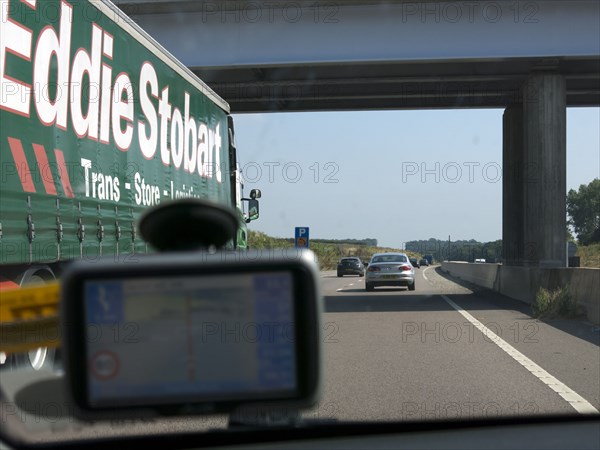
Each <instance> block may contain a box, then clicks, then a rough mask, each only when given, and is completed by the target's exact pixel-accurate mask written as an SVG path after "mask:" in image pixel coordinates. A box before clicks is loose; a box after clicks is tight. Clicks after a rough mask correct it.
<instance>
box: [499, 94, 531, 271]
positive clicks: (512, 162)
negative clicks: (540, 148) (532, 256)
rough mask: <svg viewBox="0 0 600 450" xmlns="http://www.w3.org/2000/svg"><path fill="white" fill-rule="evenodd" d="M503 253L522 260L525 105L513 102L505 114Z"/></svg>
mask: <svg viewBox="0 0 600 450" xmlns="http://www.w3.org/2000/svg"><path fill="white" fill-rule="evenodd" d="M502 167H503V171H502V254H503V256H504V264H505V265H507V266H518V265H522V264H523V246H524V243H525V239H524V237H523V223H524V221H525V216H524V214H525V209H524V207H523V199H524V196H523V193H524V190H525V186H524V185H523V173H524V169H523V108H522V106H521V104H515V105H511V106H509V107H508V108H506V109H505V110H504V115H503V116H502Z"/></svg>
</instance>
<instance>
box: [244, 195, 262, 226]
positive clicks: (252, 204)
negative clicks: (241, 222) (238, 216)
mask: <svg viewBox="0 0 600 450" xmlns="http://www.w3.org/2000/svg"><path fill="white" fill-rule="evenodd" d="M258 216H259V212H258V200H256V199H254V198H251V199H250V200H248V219H247V220H246V223H248V222H250V221H251V220H256V219H258Z"/></svg>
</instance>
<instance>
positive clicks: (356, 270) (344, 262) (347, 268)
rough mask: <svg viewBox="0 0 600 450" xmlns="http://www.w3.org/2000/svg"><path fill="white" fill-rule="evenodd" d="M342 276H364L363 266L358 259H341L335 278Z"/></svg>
mask: <svg viewBox="0 0 600 450" xmlns="http://www.w3.org/2000/svg"><path fill="white" fill-rule="evenodd" d="M344 275H358V276H359V277H362V276H364V275H365V266H364V265H363V263H362V261H361V260H360V259H359V258H354V257H348V258H342V259H341V260H340V262H339V263H338V266H337V276H338V277H343V276H344Z"/></svg>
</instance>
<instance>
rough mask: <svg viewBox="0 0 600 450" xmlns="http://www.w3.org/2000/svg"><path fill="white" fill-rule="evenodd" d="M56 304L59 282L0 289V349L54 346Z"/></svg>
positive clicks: (56, 337)
mask: <svg viewBox="0 0 600 450" xmlns="http://www.w3.org/2000/svg"><path fill="white" fill-rule="evenodd" d="M59 303H60V284H59V283H58V282H54V283H50V284H44V285H39V286H27V287H22V288H19V289H10V290H5V291H0V351H3V352H6V353H16V352H24V351H28V350H33V349H36V348H38V347H57V346H58V345H59V344H60V332H59V319H58V308H59Z"/></svg>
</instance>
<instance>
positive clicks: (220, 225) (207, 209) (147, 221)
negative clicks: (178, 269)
mask: <svg viewBox="0 0 600 450" xmlns="http://www.w3.org/2000/svg"><path fill="white" fill-rule="evenodd" d="M239 226H240V220H239V218H238V217H237V215H236V213H235V210H233V209H231V208H226V207H224V206H221V205H218V204H215V203H212V202H209V201H206V200H200V199H195V198H184V199H178V200H172V201H168V202H163V203H161V204H159V205H157V206H154V207H152V208H150V209H148V210H146V211H145V212H144V213H143V214H142V216H141V217H140V222H139V229H140V234H141V235H142V237H143V238H144V240H146V242H148V243H149V244H151V245H152V246H153V247H154V248H156V249H157V250H158V251H161V252H168V251H182V250H201V249H207V248H209V247H210V246H215V247H217V248H220V247H223V246H224V245H225V244H226V243H227V242H229V241H230V240H232V239H235V238H236V234H237V229H238V227H239Z"/></svg>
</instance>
